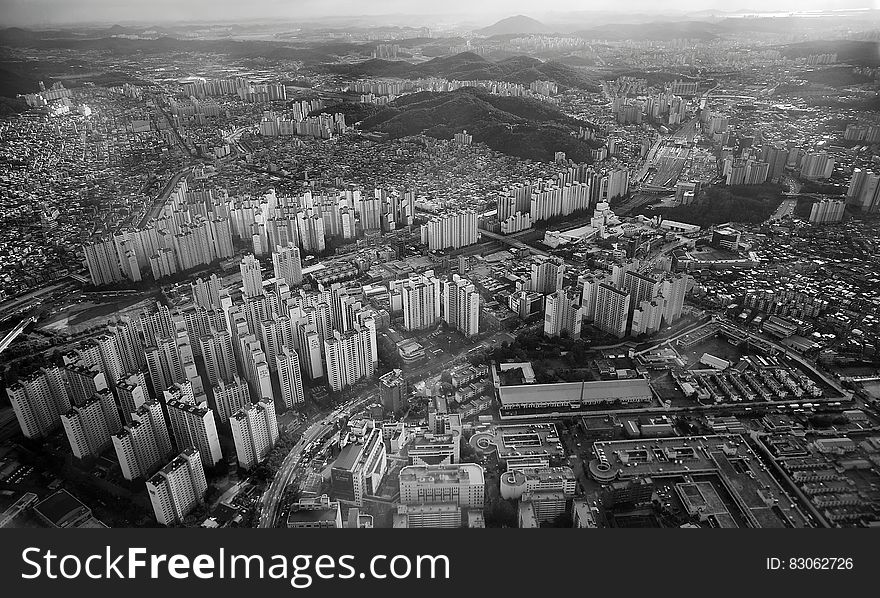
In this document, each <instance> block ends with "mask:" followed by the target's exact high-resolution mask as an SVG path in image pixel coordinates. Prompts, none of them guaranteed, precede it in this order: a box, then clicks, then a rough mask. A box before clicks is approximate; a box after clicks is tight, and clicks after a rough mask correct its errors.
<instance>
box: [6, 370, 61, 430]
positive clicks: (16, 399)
mask: <svg viewBox="0 0 880 598" xmlns="http://www.w3.org/2000/svg"><path fill="white" fill-rule="evenodd" d="M6 395H7V396H8V397H9V402H10V403H12V410H13V412H14V413H15V417H16V419H18V425H19V426H20V427H21V431H22V433H23V434H24V435H25V437H27V438H45V437H46V436H48V435H49V434H51V433H52V432H53V431H55V430H57V429H58V427H59V426H60V425H61V414H62V413H66V412H68V411H69V410H70V399H69V398H68V395H67V390H66V387H65V385H64V378H63V375H62V374H61V370H60V368H57V367H56V368H50V369H48V370H46V369H44V370H41V371H40V372H36V373H34V374H31V375H29V376H25V377H23V378H21V379H19V380H17V381H16V382H13V383H11V384H10V385H9V386H7V387H6Z"/></svg>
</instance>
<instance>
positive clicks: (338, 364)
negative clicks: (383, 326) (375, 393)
mask: <svg viewBox="0 0 880 598" xmlns="http://www.w3.org/2000/svg"><path fill="white" fill-rule="evenodd" d="M324 354H325V356H326V358H327V383H328V385H329V386H330V388H331V390H334V391H340V390H342V389H343V388H346V387H348V386H351V385H353V384H355V383H356V382H358V381H359V380H362V379H363V378H368V377H370V376H372V375H373V374H374V373H375V371H376V362H377V356H376V327H375V323H374V322H373V320H372V318H368V319H367V320H366V321H365V323H364V325H360V324H356V325H355V327H354V329H352V330H349V331H348V332H345V333H341V332H339V331H338V330H336V331H334V332H333V337H332V338H330V339H328V340H326V341H324Z"/></svg>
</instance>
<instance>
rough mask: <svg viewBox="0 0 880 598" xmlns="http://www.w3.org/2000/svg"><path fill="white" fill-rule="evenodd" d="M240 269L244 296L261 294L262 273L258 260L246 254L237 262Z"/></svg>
mask: <svg viewBox="0 0 880 598" xmlns="http://www.w3.org/2000/svg"><path fill="white" fill-rule="evenodd" d="M238 267H239V270H240V271H241V285H242V290H243V292H244V296H245V297H246V298H250V297H257V296H259V295H262V294H263V275H262V272H261V270H260V261H259V260H258V259H257V258H255V257H254V256H253V254H250V253H249V254H247V255H246V256H244V257H243V258H242V260H241V263H240V264H239V266H238Z"/></svg>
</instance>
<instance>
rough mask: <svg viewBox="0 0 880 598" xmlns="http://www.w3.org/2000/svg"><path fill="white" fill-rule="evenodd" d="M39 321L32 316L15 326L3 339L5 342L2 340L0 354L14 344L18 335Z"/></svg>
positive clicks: (0, 341)
mask: <svg viewBox="0 0 880 598" xmlns="http://www.w3.org/2000/svg"><path fill="white" fill-rule="evenodd" d="M36 321H37V319H36V318H34V317H33V316H31V317H30V318H25V319H23V320H22V321H21V322H19V323H18V324H16V325H15V327H14V328H13V329H12V330H10V331H9V332H8V333H7V334H6V336H4V337H3V340H0V353H2V352H3V351H5V350H6V348H7V347H8V346H9V345H11V344H12V341H14V340H15V339H16V338H18V335H20V334H21V333H22V332H24V329H25V328H27V327H28V325H29V324H33V323H34V322H36Z"/></svg>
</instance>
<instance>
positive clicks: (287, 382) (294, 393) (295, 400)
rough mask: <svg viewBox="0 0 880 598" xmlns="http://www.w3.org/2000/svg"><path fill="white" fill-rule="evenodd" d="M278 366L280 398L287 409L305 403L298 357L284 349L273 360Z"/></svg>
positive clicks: (288, 349) (293, 351) (292, 351)
mask: <svg viewBox="0 0 880 598" xmlns="http://www.w3.org/2000/svg"><path fill="white" fill-rule="evenodd" d="M275 359H276V363H277V366H278V381H279V382H280V383H281V398H282V400H283V401H284V406H285V407H286V408H287V409H292V408H293V407H295V406H298V405H302V404H303V403H305V396H304V395H303V386H302V372H301V367H300V363H299V355H298V354H297V352H296V351H295V350H293V349H290V348H288V347H284V348H282V349H281V352H280V353H279V354H278V356H277V357H276V358H275Z"/></svg>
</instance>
